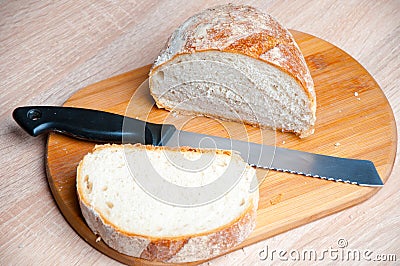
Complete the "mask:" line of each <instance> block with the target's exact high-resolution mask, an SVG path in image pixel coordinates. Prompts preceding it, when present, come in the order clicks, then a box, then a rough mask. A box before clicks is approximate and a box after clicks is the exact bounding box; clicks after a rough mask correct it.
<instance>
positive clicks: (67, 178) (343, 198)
mask: <svg viewBox="0 0 400 266" xmlns="http://www.w3.org/2000/svg"><path fill="white" fill-rule="evenodd" d="M291 32H292V33H293V35H294V37H295V39H296V41H297V43H298V44H299V46H300V49H301V50H302V52H303V54H304V56H305V58H306V61H307V64H308V66H309V68H310V70H311V75H312V77H313V79H314V82H315V90H316V94H317V104H318V105H317V122H316V128H315V134H314V135H313V136H310V137H308V138H306V139H299V138H298V137H296V136H294V135H293V134H290V133H282V132H276V133H275V132H273V131H272V130H266V131H262V132H261V131H260V130H259V129H257V128H254V127H246V133H247V134H248V137H249V139H250V140H251V141H253V142H259V141H260V138H261V135H262V134H264V136H265V134H266V135H267V136H272V138H270V139H271V141H272V142H273V143H271V144H276V145H277V146H280V147H285V148H291V149H298V150H303V151H308V152H313V153H321V154H326V155H333V156H340V157H348V158H357V159H367V160H371V161H373V163H374V164H375V166H376V167H377V169H378V172H379V174H380V176H381V178H382V179H383V181H384V182H386V180H387V179H388V178H389V176H390V172H391V170H392V167H393V164H394V159H395V154H396V143H397V133H396V125H395V121H394V117H393V113H392V110H391V108H390V106H389V104H388V101H387V99H386V98H385V96H384V94H383V92H382V91H381V89H380V88H379V86H378V84H377V83H376V82H375V80H374V79H373V78H372V77H371V76H370V75H369V73H368V72H367V71H366V70H365V69H364V68H363V67H362V66H361V65H360V64H359V63H357V62H356V61H355V60H354V59H353V58H351V57H350V56H349V55H348V54H346V53H345V52H343V51H342V50H340V49H339V48H337V47H335V46H333V45H332V44H330V43H328V42H326V41H323V40H321V39H319V38H316V37H314V36H311V35H308V34H305V33H301V32H297V31H291ZM149 68H150V66H145V67H142V68H139V69H136V70H133V71H131V72H128V73H125V74H122V75H119V76H116V77H113V78H110V79H107V80H104V81H101V82H99V83H96V84H93V85H91V86H88V87H86V88H84V89H82V90H80V91H78V92H77V93H76V94H74V95H73V96H72V97H71V98H70V99H68V100H67V101H66V103H65V106H74V107H84V108H91V109H98V110H103V111H108V112H113V113H118V114H122V115H124V114H126V111H127V106H128V104H129V103H130V104H129V112H127V114H128V115H130V116H133V117H138V118H140V119H146V120H147V121H150V122H155V123H161V122H164V121H168V122H169V123H174V124H175V125H178V128H182V127H181V126H182V125H183V128H182V129H184V130H188V131H193V132H201V133H207V134H211V135H217V136H222V137H227V136H231V137H232V138H243V136H242V133H241V132H242V131H241V130H240V129H239V125H237V124H235V123H221V122H220V121H217V120H213V119H209V118H188V117H184V116H171V115H170V113H169V112H167V111H165V110H159V109H157V108H155V107H153V108H151V106H152V105H153V104H154V102H153V100H152V98H151V96H150V95H149V93H148V90H137V88H138V87H139V86H140V84H142V82H143V81H144V80H146V78H147V74H148V71H149ZM132 106H133V107H134V108H133V109H132ZM226 125H228V127H227V126H226ZM240 127H242V126H240ZM227 128H229V132H228V131H227ZM260 132H261V133H260ZM94 145H95V144H94V143H90V142H85V141H79V140H75V139H71V138H68V137H65V136H62V135H59V134H50V135H49V138H48V143H47V160H46V165H47V176H48V181H49V184H50V188H51V191H52V193H53V196H54V198H55V200H56V202H57V204H58V206H59V208H60V210H61V212H62V213H63V215H64V217H65V218H66V219H67V221H68V222H69V223H70V225H71V226H72V227H73V228H74V229H75V230H76V232H77V233H78V234H79V235H80V236H81V237H83V238H84V239H85V240H86V241H87V242H88V243H89V244H91V245H92V246H93V247H95V248H96V249H98V250H99V251H100V252H102V253H104V254H106V255H108V256H110V257H112V258H114V259H116V260H118V261H120V262H123V263H126V264H134V263H135V264H145V265H148V264H150V262H148V261H145V260H140V259H135V258H132V257H129V256H126V255H123V254H120V253H118V252H116V251H114V250H113V249H111V248H109V247H108V246H106V245H105V244H104V243H103V242H102V241H100V242H96V236H95V235H94V234H93V233H92V232H91V231H90V229H89V228H88V227H87V225H86V223H85V221H84V220H83V217H82V215H81V212H80V209H79V205H78V201H77V196H76V192H75V175H76V167H77V165H78V163H79V161H80V160H81V159H82V158H83V156H84V155H85V154H87V153H88V152H90V151H91V150H92V148H93V147H94ZM257 171H258V175H259V176H261V177H265V180H264V182H263V183H262V184H261V186H260V202H259V208H258V215H257V227H256V229H255V230H254V232H253V233H252V234H251V235H250V237H249V238H248V239H246V240H245V241H244V243H242V245H240V246H239V247H237V249H238V248H241V247H244V246H247V245H250V244H253V243H255V242H258V241H260V240H264V239H267V238H269V237H271V236H273V235H276V234H279V233H282V232H284V231H287V230H290V229H292V228H295V227H297V226H300V225H303V224H306V223H308V222H311V221H314V220H316V219H319V218H321V217H324V216H327V215H329V214H332V213H335V212H338V211H340V210H343V209H345V208H348V207H350V206H353V205H356V204H358V203H360V202H362V201H364V200H366V199H368V198H369V197H371V196H372V195H373V194H375V193H376V192H378V191H379V189H378V188H371V187H360V186H355V185H349V184H344V183H336V182H332V181H325V180H321V179H318V178H311V177H304V176H300V175H293V174H287V173H280V172H274V171H269V172H267V171H266V170H257Z"/></svg>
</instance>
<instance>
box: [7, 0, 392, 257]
mask: <svg viewBox="0 0 400 266" xmlns="http://www.w3.org/2000/svg"><path fill="white" fill-rule="evenodd" d="M222 2H225V1H187V2H186V1H185V2H183V1H182V2H180V1H175V0H171V1H155V2H149V1H146V2H145V1H96V2H95V4H94V2H91V1H73V2H72V1H71V2H64V1H57V2H55V3H50V2H43V1H8V2H1V3H0V40H1V46H0V55H1V60H0V66H1V68H0V73H1V74H0V87H1V92H2V94H1V96H0V97H1V101H0V104H1V107H2V108H1V109H0V114H1V127H0V134H1V142H0V150H1V159H0V160H1V163H2V168H1V177H0V178H1V179H0V202H1V205H0V260H1V262H2V264H5V265H10V264H12V265H16V264H17V265H18V264H23V263H26V262H27V261H28V262H29V264H34V265H54V264H63V265H70V264H79V265H92V264H101V265H102V264H107V265H117V264H118V262H116V261H115V260H112V259H110V258H108V257H107V256H105V255H103V254H102V253H100V252H98V251H97V250H96V249H94V248H92V247H91V246H89V245H88V244H87V243H86V242H85V241H84V240H83V239H82V238H80V237H79V236H78V235H77V234H76V233H75V232H74V230H73V229H72V228H71V227H70V226H69V225H68V223H67V222H66V220H65V219H64V217H63V216H62V214H61V213H60V211H59V209H58V208H57V206H56V204H55V201H54V199H53V197H52V194H51V192H50V189H49V186H48V183H47V179H46V174H45V167H44V161H45V160H44V159H45V158H44V156H45V139H46V138H45V137H44V136H41V137H38V138H31V137H29V136H28V135H27V134H26V133H25V132H23V131H22V130H21V129H20V128H18V127H17V126H16V124H15V123H14V122H13V121H12V118H11V112H12V110H13V109H14V108H15V107H17V106H20V105H28V104H29V105H40V104H41V105H61V104H62V103H64V102H65V101H66V100H67V99H68V98H69V97H70V96H72V95H73V94H75V93H76V92H77V91H78V90H79V89H80V88H83V87H85V86H87V85H89V84H92V83H94V82H97V81H100V80H104V79H106V78H109V77H112V76H115V75H116V74H119V73H124V72H127V71H130V70H132V69H135V68H137V67H140V66H143V65H147V64H150V63H152V61H153V60H154V58H155V57H156V56H157V54H158V52H159V50H160V49H161V47H162V45H163V44H164V42H165V40H166V38H167V37H168V36H169V34H171V32H172V31H173V29H174V28H176V27H177V26H178V25H179V24H180V23H182V22H183V21H184V20H185V19H186V18H187V17H188V16H190V15H191V14H194V13H196V12H198V11H200V10H202V9H204V8H206V7H210V6H213V5H216V4H218V3H222ZM226 2H227V1H226ZM230 2H234V3H243V1H230ZM246 3H247V4H250V5H253V6H256V7H259V8H260V9H261V10H263V11H265V12H268V13H270V14H272V15H273V16H274V17H276V18H277V19H278V20H279V21H281V22H282V23H283V24H284V25H285V26H287V27H288V28H291V29H296V30H300V31H303V32H307V33H310V34H312V35H315V36H317V37H319V38H322V39H325V40H327V41H328V42H330V43H333V44H335V45H336V46H338V47H339V48H341V49H343V50H344V51H346V52H347V53H349V54H350V55H351V56H353V57H354V58H355V59H356V60H357V61H358V62H360V63H361V65H363V66H364V67H365V69H367V71H369V73H370V74H371V75H372V76H373V77H374V78H375V80H376V81H377V83H378V84H379V85H380V87H381V88H382V90H383V92H384V93H385V95H386V97H387V98H388V100H389V103H390V105H391V107H392V109H393V112H394V115H395V119H396V122H397V125H398V121H399V119H400V90H399V89H398V88H399V85H400V82H399V78H398V77H399V76H400V70H399V69H400V63H399V62H400V60H399V59H398V54H399V45H398V43H400V17H399V15H398V14H399V12H400V3H399V2H398V1H361V0H358V1H356V0H354V1H246ZM344 74H345V73H344ZM360 99H361V101H362V94H360ZM333 103H334V102H333ZM377 126H379V125H371V130H373V129H374V127H377ZM363 141H365V142H375V141H379V136H376V137H375V138H374V137H372V138H370V139H364V140H363ZM375 152H376V153H379V150H377V151H375ZM397 154H398V152H397ZM399 175H400V167H399V163H398V160H396V163H395V165H394V168H393V172H392V174H391V177H390V178H389V180H388V181H387V183H386V184H385V186H384V187H383V188H382V189H381V190H380V191H379V192H378V193H377V194H375V195H374V196H373V197H372V198H370V199H369V200H367V201H365V202H364V203H362V204H360V205H357V206H355V207H352V208H349V209H347V210H345V211H342V212H339V213H337V214H334V215H331V216H328V217H325V218H322V219H319V220H317V221H315V222H312V223H309V224H307V225H304V226H301V227H299V228H297V229H294V230H290V231H288V232H286V233H283V234H280V235H277V236H275V237H272V238H269V239H268V240H266V241H261V242H259V243H257V244H254V245H251V246H248V247H246V248H244V249H240V250H238V251H236V252H233V253H230V254H228V255H225V256H222V257H219V258H217V259H215V260H213V261H211V262H209V263H208V264H211V265H269V264H270V263H271V262H276V263H278V264H279V263H280V262H281V260H280V259H279V258H277V257H276V256H275V258H274V259H273V260H272V261H271V258H270V257H269V258H268V259H267V260H265V261H263V260H260V257H259V254H260V251H262V250H263V249H264V250H266V248H268V250H269V251H270V252H271V250H283V251H285V250H286V251H288V252H289V251H290V250H298V251H302V250H305V249H315V250H317V251H319V252H322V251H323V250H325V249H328V248H329V247H337V241H338V240H339V239H345V240H346V241H347V242H348V248H350V249H356V250H361V251H364V250H369V251H372V252H373V255H379V254H381V255H382V254H395V255H397V260H398V261H399V260H400V238H399V236H400V208H399V207H398V206H399V203H400V197H399V193H398V189H399V187H400V180H399ZM289 262H290V263H296V264H304V265H308V264H309V263H310V262H309V261H306V260H300V261H293V260H292V259H290V258H289ZM321 262H322V263H323V264H328V263H332V259H331V258H329V257H326V258H325V259H324V260H322V261H321ZM349 264H354V265H359V264H360V262H359V261H350V262H349ZM384 264H389V263H388V262H384ZM392 265H395V263H392Z"/></svg>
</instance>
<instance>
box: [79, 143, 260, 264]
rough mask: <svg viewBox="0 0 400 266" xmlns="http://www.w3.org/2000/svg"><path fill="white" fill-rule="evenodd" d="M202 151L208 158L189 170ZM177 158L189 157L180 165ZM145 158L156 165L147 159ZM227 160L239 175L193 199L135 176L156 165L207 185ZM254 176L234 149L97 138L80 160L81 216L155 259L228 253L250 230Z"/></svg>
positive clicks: (148, 173) (166, 173) (171, 175)
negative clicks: (164, 194) (208, 196)
mask: <svg viewBox="0 0 400 266" xmlns="http://www.w3.org/2000/svg"><path fill="white" fill-rule="evenodd" d="M181 156H183V157H181ZM200 157H201V158H202V159H206V161H208V162H209V163H207V164H206V166H205V167H203V168H198V170H197V171H189V170H188V169H189V168H190V164H191V162H192V166H195V167H197V166H198V163H199V162H198V159H199V158H200ZM182 158H185V160H182ZM177 160H180V161H185V163H186V165H184V167H183V168H182V167H177V165H176V164H175V162H178V163H179V162H180V161H177ZM148 162H150V163H151V165H152V166H153V167H149V168H152V169H149V168H145V167H144V166H145V165H146V164H147V163H148ZM203 162H204V161H203ZM181 166H182V165H181ZM228 166H229V167H230V169H231V170H233V171H232V172H231V173H233V174H231V175H230V176H229V177H230V178H232V179H237V182H234V186H233V187H231V188H228V189H227V190H226V193H224V194H223V195H220V196H221V197H219V198H216V199H215V200H213V201H209V202H206V203H204V204H201V205H196V206H183V205H182V206H177V205H176V204H170V203H168V202H166V201H165V200H164V201H162V200H159V199H158V198H157V195H151V194H150V193H149V191H147V190H145V189H144V186H143V183H142V184H140V182H139V181H138V180H140V179H139V178H138V177H139V176H135V175H140V177H142V178H143V177H144V178H145V180H147V179H152V178H154V176H153V175H155V173H157V174H158V175H160V176H161V177H162V178H163V179H165V180H167V181H168V182H171V183H173V184H176V185H178V186H180V187H202V186H206V185H207V184H210V183H212V182H214V181H216V180H217V179H218V178H220V177H221V174H222V173H224V172H226V171H227V169H228ZM133 168H134V169H133ZM152 170H155V171H152ZM141 180H143V179H141ZM255 180H256V179H255V169H254V168H252V167H250V166H249V165H248V164H247V163H245V162H244V161H243V159H242V158H241V157H240V156H239V155H238V154H236V153H231V152H229V151H221V150H210V149H192V148H168V147H154V146H145V145H140V144H135V145H130V144H125V145H101V146H96V147H95V148H94V150H93V151H92V153H89V154H87V155H86V156H85V157H84V158H83V160H82V161H81V162H80V164H79V166H78V169H77V180H76V182H77V192H78V198H79V202H80V206H81V210H82V214H83V217H84V218H85V220H86V222H87V224H88V226H89V227H90V229H91V230H92V231H93V232H94V233H95V234H96V235H99V236H100V237H101V239H102V240H103V241H104V242H105V243H106V244H107V245H108V246H110V247H111V248H113V249H115V250H117V251H119V252H121V253H124V254H127V255H130V256H134V257H138V258H144V259H148V260H152V261H160V262H191V261H197V260H204V259H208V258H211V257H214V256H217V255H219V254H221V253H224V252H226V251H228V250H229V249H231V248H232V247H234V246H236V245H238V244H239V243H240V242H242V241H243V240H244V239H245V238H246V237H247V236H248V235H249V234H250V233H251V232H252V230H253V229H254V227H255V218H256V210H257V206H258V197H259V195H258V188H257V189H253V190H254V191H251V190H250V185H251V182H254V181H255ZM253 184H254V183H253ZM160 189H165V187H163V186H160ZM203 192H204V190H203ZM200 196H201V195H200ZM193 197H196V195H193Z"/></svg>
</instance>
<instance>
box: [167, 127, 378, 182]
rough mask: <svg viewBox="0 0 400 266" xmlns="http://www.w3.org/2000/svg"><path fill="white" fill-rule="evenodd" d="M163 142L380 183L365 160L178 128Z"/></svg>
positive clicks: (297, 171)
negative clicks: (215, 149) (213, 149)
mask: <svg viewBox="0 0 400 266" xmlns="http://www.w3.org/2000/svg"><path fill="white" fill-rule="evenodd" d="M164 141H165V143H164V144H163V145H166V146H190V147H201V148H218V149H224V150H234V151H238V152H239V153H240V154H241V156H242V158H243V159H244V160H246V161H247V163H249V164H250V165H252V166H255V167H260V168H265V169H270V170H276V171H281V172H289V173H293V174H300V175H305V176H310V177H318V178H321V179H327V180H333V181H338V182H344V183H350V184H356V185H360V186H378V187H379V186H383V182H382V180H381V178H380V177H379V174H378V172H377V171H376V168H375V166H374V164H373V163H372V162H371V161H368V160H358V159H348V158H340V157H334V156H327V155H321V154H315V153H309V152H304V151H298V150H292V149H286V148H281V147H274V146H269V145H261V144H256V143H251V142H245V141H240V140H233V139H226V138H221V137H216V136H210V135H205V134H198V133H192V132H187V131H183V130H177V131H176V132H175V133H174V134H173V135H171V137H170V138H168V140H164Z"/></svg>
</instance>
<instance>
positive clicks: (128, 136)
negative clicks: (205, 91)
mask: <svg viewBox="0 0 400 266" xmlns="http://www.w3.org/2000/svg"><path fill="white" fill-rule="evenodd" d="M13 118H14V120H15V121H16V122H17V123H18V125H20V126H21V127H22V128H23V129H24V130H25V131H26V132H28V133H29V134H30V135H32V136H37V135H39V134H42V133H47V132H50V131H55V132H59V133H63V134H65V135H68V136H72V137H75V138H78V139H84V140H89V141H94V142H111V143H142V144H152V145H161V144H162V143H163V142H164V141H166V140H167V139H168V138H169V137H170V136H171V135H172V134H173V133H174V132H175V131H176V128H175V126H173V125H163V124H154V123H149V122H145V121H142V120H138V119H134V118H130V117H126V116H122V115H117V114H112V113H107V112H102V111H98V110H91V109H84V108H75V107H58V106H25V107H18V108H16V109H15V110H14V112H13Z"/></svg>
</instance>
